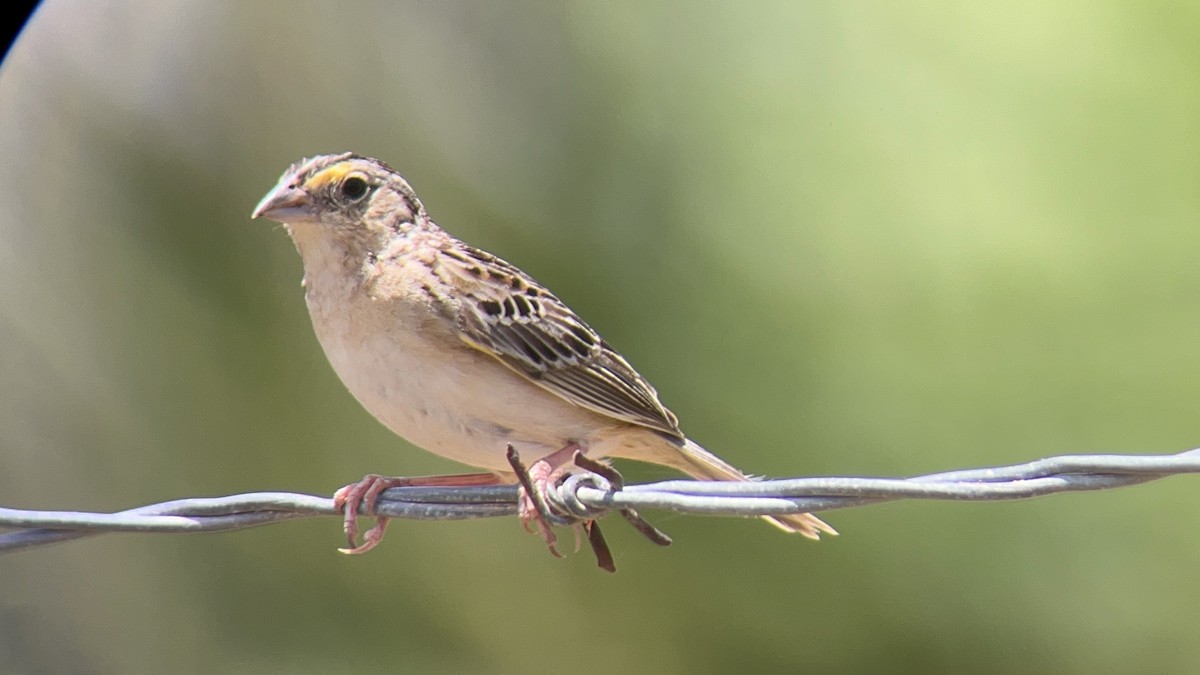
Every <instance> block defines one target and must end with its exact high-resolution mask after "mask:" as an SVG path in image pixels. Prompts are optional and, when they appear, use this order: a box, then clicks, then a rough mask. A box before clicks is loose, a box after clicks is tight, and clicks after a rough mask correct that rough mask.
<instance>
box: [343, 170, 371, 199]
mask: <svg viewBox="0 0 1200 675" xmlns="http://www.w3.org/2000/svg"><path fill="white" fill-rule="evenodd" d="M369 187H370V186H369V185H367V181H366V179H364V178H363V177H362V176H350V177H349V178H347V179H346V180H344V181H342V187H341V190H342V196H343V197H345V198H346V199H348V200H350V201H352V202H356V201H358V200H360V199H362V198H363V197H365V196H367V189H368V188H369Z"/></svg>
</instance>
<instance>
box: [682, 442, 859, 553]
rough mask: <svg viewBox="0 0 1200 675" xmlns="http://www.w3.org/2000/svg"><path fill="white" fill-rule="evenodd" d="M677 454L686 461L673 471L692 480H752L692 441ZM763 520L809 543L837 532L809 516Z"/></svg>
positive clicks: (686, 443) (803, 514) (794, 515)
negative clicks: (677, 471) (677, 470)
mask: <svg viewBox="0 0 1200 675" xmlns="http://www.w3.org/2000/svg"><path fill="white" fill-rule="evenodd" d="M680 453H681V454H682V456H683V459H684V460H685V461H684V462H681V463H680V464H678V465H676V467H677V468H678V469H680V470H681V471H683V472H684V473H686V474H688V475H689V476H691V477H692V478H696V479H699V480H737V481H752V480H754V479H753V478H751V477H750V476H747V475H746V474H744V473H742V472H741V471H739V470H738V469H737V468H735V467H734V466H733V465H731V464H729V463H728V462H726V461H725V460H723V459H721V458H720V457H717V456H716V455H714V454H712V453H711V452H709V451H707V450H705V449H704V448H702V447H700V445H699V444H697V443H695V442H693V441H691V440H688V441H687V442H685V443H684V445H683V447H682V448H680ZM763 520H766V521H767V522H769V523H771V524H772V525H774V526H775V527H778V528H779V529H781V530H783V531H784V532H796V533H799V534H801V535H803V536H805V537H808V538H809V539H820V538H821V533H822V532H824V533H826V534H833V535H836V534H837V530H835V529H833V528H832V527H830V526H829V525H827V524H826V523H825V522H824V521H822V520H821V519H820V518H818V517H816V516H814V515H813V514H811V513H792V514H788V515H785V516H763Z"/></svg>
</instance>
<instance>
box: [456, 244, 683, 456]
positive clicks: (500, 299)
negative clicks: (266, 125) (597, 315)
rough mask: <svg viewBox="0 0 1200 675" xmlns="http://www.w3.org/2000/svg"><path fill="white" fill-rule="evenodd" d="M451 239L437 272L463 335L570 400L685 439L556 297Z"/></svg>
mask: <svg viewBox="0 0 1200 675" xmlns="http://www.w3.org/2000/svg"><path fill="white" fill-rule="evenodd" d="M456 244H458V245H456V246H452V247H447V248H445V249H443V250H442V251H441V252H440V255H439V256H438V257H437V263H436V271H437V272H438V273H439V274H440V275H441V276H442V277H443V279H444V280H446V281H447V282H449V283H451V284H452V285H453V286H454V287H455V288H456V289H457V290H458V291H459V293H458V297H459V298H460V300H461V305H460V306H459V307H458V308H457V317H456V319H457V321H458V327H459V336H460V337H461V338H462V339H463V341H465V342H466V343H467V344H469V345H471V346H472V347H474V348H476V349H478V350H480V351H482V352H484V353H486V354H489V355H491V356H493V357H495V358H496V359H498V360H500V362H502V363H503V364H504V365H506V366H508V367H509V368H511V369H513V370H514V371H516V372H517V373H520V374H521V375H523V376H525V377H527V378H529V380H530V381H531V382H533V383H534V384H536V385H538V386H540V387H542V388H543V389H546V390H548V391H550V392H553V393H555V394H557V395H558V396H561V397H562V398H564V399H566V400H568V401H570V402H571V403H574V404H576V405H579V406H582V407H584V408H587V409H588V410H592V411H594V412H597V413H600V414H602V415H606V416H608V417H612V418H615V419H618V420H622V421H625V422H630V423H632V424H637V425H640V426H644V427H647V428H650V429H654V430H655V431H659V432H662V433H664V434H666V435H668V436H671V437H674V438H678V439H679V440H683V439H684V436H683V433H682V432H681V431H680V430H679V422H678V420H677V419H676V418H675V415H674V414H672V413H671V411H670V410H667V409H666V408H665V407H664V406H663V404H662V403H660V402H659V400H658V393H657V392H656V391H654V387H651V386H650V384H649V383H648V382H646V380H645V379H644V378H642V376H641V375H639V374H638V373H637V371H636V370H634V369H633V366H631V365H629V362H627V361H626V360H625V359H624V358H622V357H621V355H620V354H618V353H617V352H616V351H614V350H613V349H612V348H611V347H609V346H608V344H607V343H606V342H604V340H603V339H601V338H600V336H599V335H598V334H596V331H594V330H592V328H591V327H590V326H588V325H587V324H586V323H584V321H583V320H582V319H580V318H579V317H578V316H577V315H576V314H575V313H574V312H573V311H571V309H570V308H569V307H567V306H566V305H565V304H563V302H562V301H561V300H559V299H558V298H556V297H554V295H553V294H552V293H550V292H549V291H547V290H546V289H545V288H543V287H542V286H541V285H540V284H538V283H537V282H536V281H534V280H533V279H532V278H530V277H529V276H528V275H527V274H525V273H524V272H522V271H521V270H519V269H517V268H516V267H515V266H513V265H510V264H509V263H507V262H505V261H503V260H501V259H500V258H497V257H496V256H493V255H492V254H490V253H486V252H484V251H480V250H478V249H475V248H472V247H469V246H466V245H465V244H461V243H459V242H456Z"/></svg>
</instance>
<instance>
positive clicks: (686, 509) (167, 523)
mask: <svg viewBox="0 0 1200 675" xmlns="http://www.w3.org/2000/svg"><path fill="white" fill-rule="evenodd" d="M1185 473H1200V449H1196V450H1189V451H1187V452H1182V453H1179V454H1175V455H1063V456H1059V457H1049V458H1046V459H1040V460H1037V461H1033V462H1028V463H1025V464H1016V465H1011V466H1001V467H990V468H983V469H968V470H962V471H949V472H943V473H935V474H929V475H925V476H916V477H912V478H855V477H843V478H790V479H783V480H760V481H753V482H748V483H737V482H721V481H689V480H676V481H666V482H661V483H652V484H647V485H627V486H624V487H623V488H622V489H615V488H614V486H613V485H612V484H611V483H610V482H608V479H607V478H606V477H605V476H602V475H599V474H597V473H585V474H578V475H573V476H571V477H570V478H568V479H567V480H566V481H564V482H563V483H562V485H561V486H559V488H558V493H557V494H552V495H551V496H552V498H553V501H554V502H555V504H556V505H558V504H561V505H564V507H565V508H566V510H568V511H570V512H571V513H572V515H573V516H575V517H577V518H578V517H580V516H579V514H577V513H576V510H575V509H576V507H578V508H581V509H584V510H585V515H586V516H587V517H586V518H584V519H590V520H594V519H595V518H598V517H600V516H602V515H603V514H604V513H605V512H607V511H621V512H626V513H627V512H629V511H630V510H634V509H663V510H669V511H675V512H678V513H685V514H692V515H723V516H764V515H784V514H789V513H806V512H811V511H830V510H834V509H844V508H851V507H855V506H862V505H865V504H877V503H883V502H889V501H896V500H900V499H937V500H956V501H994V500H1010V499H1028V498H1031V497H1040V496H1043V495H1049V494H1053V493H1058V492H1078V491H1084V490H1107V489H1114V488H1120V487H1126V486H1129V485H1136V484H1138V483H1144V482H1147V481H1152V480H1157V479H1160V478H1165V477H1167V476H1172V475H1177V474H1185ZM517 499H518V491H517V487H516V486H515V485H500V486H496V485H492V486H480V487H402V488H391V489H388V490H385V491H384V492H383V493H381V494H380V495H379V501H378V502H377V504H376V511H377V513H378V514H380V515H384V516H387V517H389V518H396V519H413V520H464V519H473V518H490V517H498V516H507V517H511V516H513V515H516V513H517ZM318 516H330V517H342V513H341V512H340V511H338V510H337V509H336V508H334V505H333V500H332V499H330V498H325V497H316V496H313V495H305V494H295V493H288V492H256V493H249V494H241V495H231V496H228V497H216V498H197V499H179V500H174V501H169V502H163V503H160V504H150V505H147V506H142V507H138V508H134V509H129V510H125V511H120V512H117V513H88V512H73V511H32V510H23V509H13V508H0V528H4V529H8V530H14V531H11V532H5V533H3V534H0V553H4V552H12V551H18V550H23V549H27V548H33V547H37V546H44V545H47V544H52V543H55V542H60V541H67V540H70V539H78V538H81V537H87V536H93V535H98V534H103V533H111V532H220V531H227V530H238V529H245V528H248V527H258V526H260V525H268V524H271V523H276V522H280V521H283V520H293V519H296V518H313V517H318ZM626 518H628V515H626ZM639 520H640V519H639ZM631 522H632V521H631ZM641 522H643V523H644V522H645V521H641ZM646 525H647V526H649V524H648V523H647V524H646ZM635 526H636V525H635ZM651 529H653V528H651ZM639 530H641V528H640V527H639ZM653 531H654V532H658V531H657V530H653ZM589 534H590V533H589ZM643 534H646V532H643ZM658 535H661V537H662V538H663V539H664V540H665V541H667V542H669V539H667V538H666V535H663V534H662V533H661V532H658ZM647 536H648V537H650V536H651V535H649V534H647ZM651 539H652V540H654V537H651ZM656 543H659V542H657V541H656ZM600 553H601V552H600V551H597V555H598V556H599V555H600ZM610 555H611V554H610Z"/></svg>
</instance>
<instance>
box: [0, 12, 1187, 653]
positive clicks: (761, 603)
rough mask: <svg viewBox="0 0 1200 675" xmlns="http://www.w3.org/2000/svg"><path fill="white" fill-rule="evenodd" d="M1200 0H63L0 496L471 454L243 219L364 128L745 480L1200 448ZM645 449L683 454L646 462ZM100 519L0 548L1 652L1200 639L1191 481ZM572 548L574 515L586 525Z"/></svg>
mask: <svg viewBox="0 0 1200 675" xmlns="http://www.w3.org/2000/svg"><path fill="white" fill-rule="evenodd" d="M1198 32H1200V10H1198V9H1197V6H1196V5H1195V4H1194V3H1150V4H1147V3H1117V2H1104V3H1091V4H1078V3H1062V2H1051V3H1019V4H1016V5H1012V4H1003V5H987V4H955V3H946V4H941V3H933V4H929V3H924V4H905V5H904V6H901V5H899V4H896V5H891V4H877V5H876V6H868V5H857V4H841V3H839V4H834V3H792V2H785V1H778V2H766V1H764V2H757V3H748V4H734V3H721V2H714V1H711V0H704V1H701V2H678V1H676V2H671V1H658V2H629V1H624V0H623V1H619V2H602V3H583V2H578V3H564V4H561V5H560V4H557V3H541V2H467V1H456V2H431V1H430V2H421V1H410V2H402V3H393V2H367V1H360V2H356V3H353V4H340V5H339V4H334V3H320V2H289V3H284V2H253V3H240V2H231V1H228V0H226V1H222V2H163V3H158V2H148V1H143V2H107V3H94V2H85V1H82V0H75V1H68V0H63V1H53V0H52V1H51V2H47V3H45V4H44V5H43V6H42V7H41V8H40V9H39V10H38V11H37V13H36V14H35V15H34V16H33V18H32V19H31V20H30V22H29V25H28V26H27V29H26V30H25V32H24V33H23V34H22V35H21V37H20V38H19V39H18V41H17V43H16V44H15V46H14V47H13V48H12V50H11V52H10V53H9V55H8V57H7V58H6V60H5V61H4V62H3V65H2V66H0V156H2V157H3V161H0V204H2V205H3V208H0V504H3V505H4V506H9V507H17V508H41V509H63V510H69V509H79V510H118V509H122V508H128V507H132V506H136V505H139V504H143V503H148V502H152V501H160V500H165V499H171V498H177V497H190V496H209V495H222V494H232V493H236V492H242V491H253V490H266V489H280V490H293V491H307V492H313V493H323V494H329V493H332V491H333V490H334V489H336V488H337V487H338V486H340V485H342V484H344V483H347V482H349V481H352V480H357V479H358V478H359V477H361V476H362V475H363V474H364V473H367V472H380V473H384V474H411V475H420V474H427V473H443V472H457V471H460V470H462V467H459V466H457V465H454V464H451V463H450V462H447V461H445V460H442V459H440V458H437V457H434V456H432V455H428V454H426V453H424V452H422V451H420V450H417V449H414V448H413V447H411V446H409V445H407V444H406V443H404V442H403V441H401V440H399V439H398V438H396V437H394V436H393V435H392V434H390V432H388V431H387V430H386V429H384V428H383V427H382V426H381V425H379V424H378V423H377V422H376V421H375V420H374V419H372V418H371V417H370V416H369V415H368V414H367V413H366V412H364V411H363V410H362V409H361V408H360V407H359V406H358V404H357V403H356V402H355V401H354V400H353V399H352V398H351V397H350V395H349V394H348V393H346V391H345V389H344V388H343V387H342V385H341V383H340V382H339V381H338V380H337V378H336V376H335V375H334V374H333V372H332V370H331V369H330V367H329V365H328V364H327V363H326V361H325V358H324V356H323V354H322V353H321V351H320V348H319V346H318V345H317V342H316V339H315V338H314V337H313V335H312V330H311V327H310V326H309V323H308V316H307V313H306V311H305V308H304V303H303V300H302V298H301V290H300V288H299V279H300V273H301V267H300V260H299V257H298V256H297V255H296V253H295V251H294V250H293V249H292V245H291V243H290V242H289V241H288V239H287V237H286V235H285V233H284V232H283V231H282V230H281V229H280V228H278V227H277V226H273V225H271V224H266V223H261V222H250V220H249V213H250V210H251V209H252V208H253V206H254V204H255V203H256V202H257V201H258V199H259V198H260V197H261V196H262V195H263V194H264V193H265V192H266V191H267V190H268V189H269V188H270V187H271V186H272V185H274V183H275V181H276V179H277V177H278V176H279V174H280V173H281V172H282V171H283V170H284V169H285V168H286V167H287V166H288V164H289V163H291V162H292V161H294V160H297V159H299V158H301V157H304V156H310V155H313V154H317V153H325V152H337V151H343V150H354V151H356V152H360V153H364V154H368V155H373V156H376V157H379V158H381V159H383V160H385V161H387V162H389V163H390V164H392V165H393V166H395V167H396V168H397V169H398V170H400V171H401V172H402V173H403V174H404V175H405V176H406V177H407V178H408V180H409V181H410V182H411V183H412V184H413V186H414V187H415V188H416V190H417V193H418V194H419V195H421V197H422V199H423V201H424V202H425V205H426V207H427V208H428V209H429V211H430V213H431V215H432V216H433V218H434V219H435V220H436V221H437V222H438V223H440V224H441V225H442V226H443V227H445V228H446V229H448V230H449V231H451V232H452V233H454V234H456V235H458V236H459V237H461V238H463V239H465V240H467V241H469V242H471V243H472V244H475V245H477V246H480V247H482V248H485V249H487V250H490V251H492V252H494V253H497V254H499V255H501V256H502V257H504V258H506V259H508V260H510V261H512V262H513V263H516V264H517V265H519V266H521V267H522V268H524V269H525V270H526V271H528V272H530V273H531V274H533V275H534V276H535V277H537V278H538V279H539V280H541V281H542V282H544V283H546V284H547V285H548V286H550V287H551V288H552V289H554V290H555V292H556V293H557V294H558V295H559V296H561V297H562V298H563V299H564V300H566V301H567V302H568V303H570V304H571V305H572V306H573V307H574V308H575V309H576V310H578V311H579V312H580V313H581V314H582V315H583V316H584V317H585V318H587V320H588V321H589V322H590V323H591V324H592V325H593V326H595V327H596V328H597V329H598V330H599V331H600V332H601V333H602V334H604V335H605V337H606V338H607V339H608V340H609V341H610V342H612V343H613V344H614V345H616V346H617V348H618V349H620V350H621V351H622V352H623V353H625V355H626V356H628V357H629V359H630V360H631V361H632V362H633V364H634V365H635V366H637V367H638V369H639V370H641V371H642V372H643V374H645V375H646V376H647V377H648V378H649V379H650V380H651V381H652V382H653V383H654V384H655V386H656V387H657V388H658V390H659V392H660V394H661V395H662V397H663V400H664V402H665V403H666V404H667V405H668V406H670V407H671V408H672V409H673V410H674V411H675V412H676V413H677V414H678V415H679V417H680V419H681V421H682V424H683V428H684V429H685V430H686V431H687V432H688V433H689V434H690V435H691V436H693V437H694V438H696V439H697V440H698V441H700V442H701V443H703V444H704V445H705V446H707V447H708V448H710V449H712V450H713V451H714V452H717V453H718V454H720V455H722V456H723V457H725V458H727V459H728V460H730V461H731V462H733V463H735V464H737V465H739V466H740V467H742V468H744V469H746V470H747V471H751V472H754V473H761V474H769V475H776V476H804V475H912V474H918V473H923V472H930V471H937V470H943V469H953V468H962V467H972V466H987V465H998V464H1006V463H1013V462H1019V461H1025V460H1030V459H1035V458H1038V457H1041V456H1046V455H1052V454H1064V453H1092V452H1119V453H1166V452H1174V451H1178V450H1183V449H1186V448H1188V447H1192V446H1195V445H1197V444H1200V423H1198V421H1197V400H1198V399H1200V300H1198V299H1197V289H1198V288H1200V265H1197V262H1196V259H1197V253H1196V252H1197V250H1198V248H1197V247H1198V246H1200V227H1198V224H1200V190H1198V189H1197V186H1198V185H1200V134H1198V133H1197V124H1198V120H1200V79H1197V77H1196V73H1197V72H1200V46H1198V45H1200V43H1198V42H1197V41H1196V39H1195V36H1196V34H1197V33H1198ZM625 468H626V469H628V470H627V475H628V476H630V477H631V479H635V480H649V479H660V478H666V477H668V476H669V475H670V474H669V472H668V471H667V470H666V469H659V468H654V467H649V468H648V467H631V466H627V467H625ZM647 515H648V516H650V518H651V520H652V521H653V522H655V523H656V524H657V525H658V526H660V527H662V528H663V529H665V530H667V531H668V532H670V533H671V534H672V535H673V536H674V538H675V540H676V544H675V545H674V546H672V547H671V548H669V549H660V548H657V547H654V546H651V545H649V544H647V543H646V542H645V541H644V540H642V539H640V538H639V537H638V536H637V535H636V534H635V533H633V532H632V531H630V530H629V529H628V528H625V527H623V526H622V525H621V524H620V523H618V522H615V521H614V523H613V525H611V526H608V527H607V528H606V532H607V533H608V535H609V539H610V543H611V544H612V546H613V547H614V549H615V552H616V555H617V565H618V567H619V568H620V570H621V571H620V572H619V573H618V574H617V575H615V576H610V575H607V574H604V573H603V572H600V571H598V570H597V569H596V568H595V567H594V561H593V560H592V558H591V556H590V555H589V554H588V553H587V552H586V551H585V552H582V553H580V554H578V555H573V556H570V557H568V559H567V560H565V561H560V560H556V559H554V558H552V557H551V556H549V555H548V554H547V553H546V552H545V550H544V548H543V547H542V545H541V543H540V542H539V541H538V540H537V538H535V537H531V536H527V535H525V534H524V533H523V532H522V531H521V528H520V525H519V524H518V523H517V522H516V520H515V519H514V520H512V521H511V522H510V521H500V520H494V521H477V522H466V523H407V522H397V523H394V524H393V525H392V527H391V529H390V532H389V536H388V539H387V541H385V542H384V544H383V546H381V547H380V548H379V549H378V550H377V551H375V552H373V553H371V554H370V555H367V556H363V557H354V558H352V557H346V556H342V555H339V554H338V553H337V552H336V551H335V548H336V547H337V546H339V545H341V544H342V538H341V532H340V528H339V524H338V523H337V522H336V521H335V520H332V519H326V520H314V521H306V522H296V523H290V524H284V525H278V526H274V527H269V528H261V529H255V530H248V531H244V532H238V533H232V534H219V535H203V536H200V535H196V536H183V535H180V536H167V535H156V536H137V535H114V536H108V537H102V538H95V539H88V540H84V541H79V542H74V543H70V544H65V545H61V546H55V547H50V548H45V549H36V550H31V551H27V552H23V553H19V554H14V555H10V556H6V557H3V558H0V672H4V673H17V674H20V673H96V674H98V675H108V674H116V673H168V672H169V673H316V672H321V673H385V672H420V673H439V672H524V673H541V672H562V671H564V670H568V671H573V672H575V671H577V672H595V671H605V672H628V673H640V672H647V673H682V672H848V673H964V672H971V673H1012V672H1022V673H1025V672H1053V673H1100V672H1112V673H1167V672H1171V673H1192V672H1197V671H1198V670H1200V642H1198V641H1197V640H1196V639H1195V635H1196V633H1197V629H1198V627H1200V619H1198V618H1197V609H1196V606H1197V603H1196V602H1195V599H1196V597H1197V594H1198V593H1200V577H1198V576H1197V573H1196V570H1197V565H1198V563H1200V535H1198V534H1197V533H1196V527H1195V523H1196V521H1197V518H1200V492H1198V491H1197V489H1196V483H1195V482H1194V479H1191V478H1186V477H1185V478H1176V479H1172V480H1168V481H1164V482H1158V483H1153V484H1149V485H1145V486H1141V487H1137V488H1132V489H1126V490H1121V491H1114V492H1111V493H1096V494H1076V495H1069V496H1060V497H1052V498H1046V499H1041V500H1034V501H1030V502H1021V503H995V504H969V505H968V504H952V503H906V504H892V505H884V506H875V507H870V508H864V509H858V510H849V511H845V512H838V513H832V514H829V517H828V518H827V519H828V520H829V521H830V522H831V523H832V524H833V525H834V526H836V527H837V528H838V529H839V530H840V531H841V532H842V536H841V537H839V538H836V539H833V540H831V541H825V542H822V543H820V544H813V543H811V542H808V541H805V540H803V539H801V538H799V537H786V536H783V535H781V534H780V533H778V532H776V531H774V530H773V529H772V528H770V527H767V526H765V525H763V524H761V523H759V522H755V521H749V520H734V519H728V520H721V519H701V518H688V517H682V516H675V515H671V514H661V513H659V514H647ZM565 536H566V537H567V538H569V536H570V535H569V534H566V535H565Z"/></svg>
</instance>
